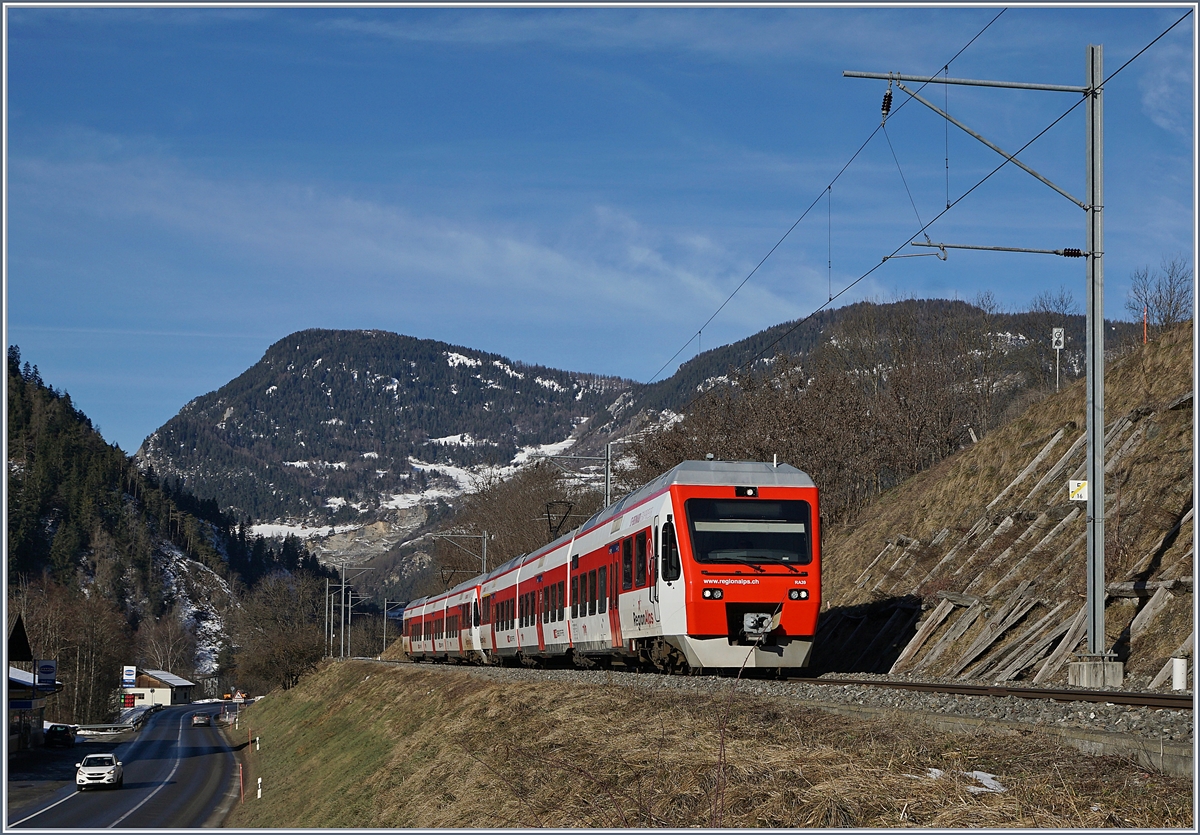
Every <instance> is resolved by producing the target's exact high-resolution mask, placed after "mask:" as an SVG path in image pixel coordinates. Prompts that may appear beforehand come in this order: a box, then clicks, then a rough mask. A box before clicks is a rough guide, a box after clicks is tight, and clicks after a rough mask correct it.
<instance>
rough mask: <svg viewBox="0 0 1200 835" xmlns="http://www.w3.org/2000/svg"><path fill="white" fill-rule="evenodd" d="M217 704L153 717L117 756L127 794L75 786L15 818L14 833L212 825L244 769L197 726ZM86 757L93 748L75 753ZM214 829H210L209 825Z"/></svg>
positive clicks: (214, 731)
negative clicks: (197, 719) (199, 718)
mask: <svg viewBox="0 0 1200 835" xmlns="http://www.w3.org/2000/svg"><path fill="white" fill-rule="evenodd" d="M201 712H203V713H210V714H211V713H213V712H214V711H213V707H212V706H211V705H204V706H201V705H180V706H176V707H170V708H167V709H165V710H162V711H159V712H158V713H155V714H153V715H152V716H151V717H150V719H149V720H148V721H147V722H146V724H145V725H143V726H142V729H141V731H139V732H138V734H137V736H136V737H135V738H134V739H133V740H131V741H130V742H128V743H124V744H121V745H118V746H117V747H116V748H115V749H114V750H115V753H116V754H117V759H119V760H120V761H121V762H122V763H124V766H125V785H124V787H123V788H120V789H97V788H89V789H87V790H86V791H77V790H76V789H75V785H74V779H73V769H72V779H71V782H70V783H69V784H68V785H67V786H65V787H64V788H62V789H59V790H58V791H56V792H55V793H54V794H53V795H51V796H50V797H48V798H43V799H42V800H39V801H37V802H35V803H32V804H29V805H26V806H24V807H23V808H17V809H11V810H9V813H8V826H9V827H10V828H14V827H19V828H32V829H51V830H60V829H72V828H86V829H106V828H109V827H129V828H135V829H176V828H179V829H183V828H192V827H200V826H203V825H205V823H209V822H210V819H212V818H213V816H214V813H215V812H217V811H218V809H219V807H221V806H222V804H223V803H225V802H228V801H229V797H230V789H231V787H234V782H233V781H234V773H235V772H236V770H237V766H236V762H235V758H234V756H233V752H232V751H231V750H230V747H229V744H228V743H227V742H226V741H225V738H224V736H223V734H222V733H221V731H220V730H219V729H218V728H217V727H215V726H212V727H198V728H193V727H192V715H193V714H195V713H201ZM73 750H74V751H75V752H76V755H77V757H78V758H79V759H82V757H83V756H84V754H86V753H91V752H92V749H91V748H90V746H88V745H78V746H76V747H75V748H74V749H73ZM210 825H211V823H210Z"/></svg>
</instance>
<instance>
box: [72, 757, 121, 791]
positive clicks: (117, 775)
mask: <svg viewBox="0 0 1200 835" xmlns="http://www.w3.org/2000/svg"><path fill="white" fill-rule="evenodd" d="M75 768H77V769H78V771H76V772H75V788H76V789H78V790H79V791H83V790H84V789H85V788H86V787H88V786H112V787H113V788H117V789H119V788H121V786H122V785H123V784H124V783H125V768H124V767H123V766H122V764H121V761H120V760H118V759H117V758H116V757H115V756H114V755H112V754H88V755H87V756H86V757H84V758H83V762H81V763H75Z"/></svg>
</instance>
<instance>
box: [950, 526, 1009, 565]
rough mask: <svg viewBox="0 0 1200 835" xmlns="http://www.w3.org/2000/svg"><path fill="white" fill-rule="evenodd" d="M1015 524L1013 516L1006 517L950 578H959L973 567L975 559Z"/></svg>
mask: <svg viewBox="0 0 1200 835" xmlns="http://www.w3.org/2000/svg"><path fill="white" fill-rule="evenodd" d="M1015 523H1016V522H1015V520H1014V519H1013V518H1012V517H1011V516H1005V517H1004V521H1002V522H1001V523H1000V524H999V525H997V526H996V529H995V530H994V531H992V532H991V533H990V534H989V535H988V537H987V539H985V540H984V541H983V542H982V543H981V544H980V545H979V547H978V548H976V549H975V550H974V551H972V552H971V556H969V557H967V559H966V561H965V562H964V563H963V564H962V565H960V566H959V567H958V568H956V569H954V573H953V574H951V575H950V576H951V577H957V576H958V575H960V574H962V573H963V572H964V571H966V569H967V568H968V567H969V566H970V565H971V563H973V562H975V558H976V557H978V556H979V555H980V554H982V553H983V552H984V551H986V550H987V549H988V546H990V545H991V544H992V543H993V542H995V541H996V537H998V536H1000V535H1001V534H1003V533H1007V532H1008V529H1009V528H1011V527H1012V526H1013V525H1014V524H1015Z"/></svg>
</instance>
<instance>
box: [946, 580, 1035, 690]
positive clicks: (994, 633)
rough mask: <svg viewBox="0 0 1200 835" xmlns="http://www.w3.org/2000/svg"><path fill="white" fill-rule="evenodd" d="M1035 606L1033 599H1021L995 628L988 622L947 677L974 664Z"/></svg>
mask: <svg viewBox="0 0 1200 835" xmlns="http://www.w3.org/2000/svg"><path fill="white" fill-rule="evenodd" d="M1036 605H1037V600H1036V599H1035V598H1032V597H1027V598H1023V599H1022V600H1021V601H1020V602H1019V603H1018V604H1017V606H1016V608H1014V609H1013V610H1012V611H1011V612H1009V613H1008V615H1007V617H1005V618H1004V620H1002V621H1000V623H999V624H998V625H997V626H996V627H995V628H993V627H992V624H991V622H989V623H988V624H987V626H986V627H985V628H984V630H983V634H982V635H981V636H980V637H979V638H978V639H977V640H976V641H975V643H974V644H972V645H971V649H969V650H967V652H966V653H964V654H963V657H962V658H960V659H959V660H958V663H956V664H955V665H954V667H953V669H951V671H950V673H949V675H952V676H956V675H959V674H960V673H961V672H962V671H963V670H965V669H966V668H967V667H969V666H971V664H973V663H975V660H976V659H977V658H979V656H981V655H983V653H984V652H986V651H987V650H988V649H989V648H991V646H992V644H994V643H996V641H998V640H1000V636H1001V635H1003V634H1004V633H1005V632H1007V631H1008V630H1009V629H1011V628H1012V627H1013V626H1014V625H1015V624H1017V623H1018V622H1020V620H1021V618H1023V617H1025V615H1026V614H1027V613H1028V612H1029V610H1030V609H1032V608H1033V607H1034V606H1036ZM993 620H994V619H993Z"/></svg>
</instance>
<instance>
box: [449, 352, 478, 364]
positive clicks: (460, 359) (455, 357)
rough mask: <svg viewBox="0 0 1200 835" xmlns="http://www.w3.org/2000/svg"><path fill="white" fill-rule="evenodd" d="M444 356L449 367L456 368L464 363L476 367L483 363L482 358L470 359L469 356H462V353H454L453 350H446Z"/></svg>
mask: <svg viewBox="0 0 1200 835" xmlns="http://www.w3.org/2000/svg"><path fill="white" fill-rule="evenodd" d="M444 356H445V357H446V362H447V363H448V364H449V365H450V367H451V368H456V367H458V366H460V365H465V366H468V367H470V368H477V367H479V366H481V365H483V360H477V359H472V358H471V357H464V356H463V355H462V354H456V353H454V352H453V351H446V352H445V354H444Z"/></svg>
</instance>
